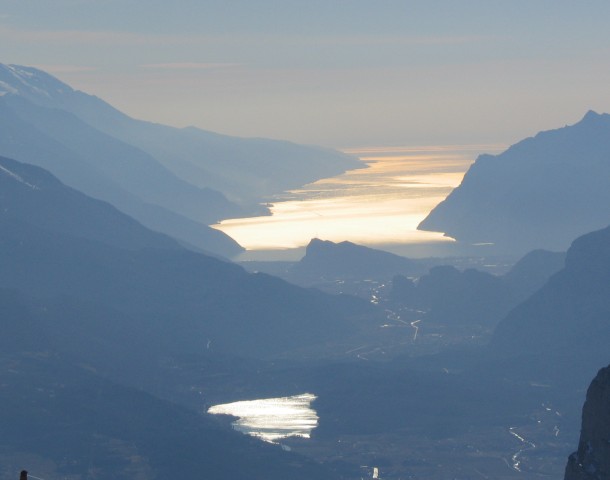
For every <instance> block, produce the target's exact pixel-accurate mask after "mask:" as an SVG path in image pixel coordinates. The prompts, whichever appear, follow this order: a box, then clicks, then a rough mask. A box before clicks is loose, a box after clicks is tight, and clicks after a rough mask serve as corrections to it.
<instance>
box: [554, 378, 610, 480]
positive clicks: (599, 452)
mask: <svg viewBox="0 0 610 480" xmlns="http://www.w3.org/2000/svg"><path fill="white" fill-rule="evenodd" d="M609 438H610V367H606V368H602V369H601V370H600V371H599V372H598V374H597V376H596V377H595V378H594V379H593V381H592V382H591V385H590V386H589V389H588V391H587V398H586V401H585V404H584V406H583V408H582V428H581V432H580V441H579V443H578V451H576V452H574V453H573V454H572V455H570V458H569V460H568V464H567V466H566V473H565V477H564V478H565V480H607V479H608V478H610V442H609V441H608V439H609Z"/></svg>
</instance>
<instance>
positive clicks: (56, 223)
mask: <svg viewBox="0 0 610 480" xmlns="http://www.w3.org/2000/svg"><path fill="white" fill-rule="evenodd" d="M0 192H1V193H0V218H1V219H2V221H11V220H13V221H17V222H19V221H21V220H22V219H25V221H26V222H27V223H28V224H30V225H35V226H36V227H39V228H41V229H43V230H48V231H50V232H56V233H62V234H66V235H69V236H72V237H76V238H83V239H88V240H95V241H98V242H102V243H105V244H108V245H113V246H117V247H122V248H128V249H142V248H161V249H175V250H178V249H180V246H179V245H178V243H177V242H176V241H175V240H173V239H172V238H169V237H166V236H165V235H161V234H158V233H155V232H152V231H150V230H148V229H147V228H144V227H143V226H142V225H140V224H139V223H138V222H136V221H135V220H134V219H132V218H131V217H128V216H127V215H125V214H123V213H121V212H119V211H118V210H117V209H115V208H114V207H112V206H110V205H109V204H107V203H105V202H102V201H100V200H95V199H92V198H90V197H87V196H86V195H84V194H82V193H80V192H78V191H77V190H74V189H72V188H69V187H66V186H65V185H63V184H62V183H61V182H60V181H59V180H57V178H55V177H54V176H53V175H51V174H50V173H49V172H47V171H46V170H43V169H42V168H38V167H35V166H33V165H26V164H23V163H20V162H17V161H16V160H12V159H9V158H4V157H0Z"/></svg>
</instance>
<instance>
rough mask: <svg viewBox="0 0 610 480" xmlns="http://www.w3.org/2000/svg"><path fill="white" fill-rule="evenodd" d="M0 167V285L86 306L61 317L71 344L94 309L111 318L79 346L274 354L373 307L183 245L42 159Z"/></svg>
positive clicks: (330, 332)
mask: <svg viewBox="0 0 610 480" xmlns="http://www.w3.org/2000/svg"><path fill="white" fill-rule="evenodd" d="M0 165H2V168H1V169H0V179H1V180H2V182H3V184H6V187H3V189H2V192H1V195H2V197H1V198H2V205H3V207H4V209H3V210H4V211H3V212H2V215H0V227H1V228H0V246H1V248H0V264H1V265H2V266H3V268H2V269H1V270H0V286H1V287H5V288H14V289H17V290H20V291H22V292H24V293H26V294H28V295H32V296H34V297H38V298H45V299H49V305H48V308H47V312H48V315H52V314H53V313H54V312H55V311H56V310H57V311H61V309H62V308H64V301H63V300H62V299H68V301H67V304H66V306H65V308H73V307H74V302H73V301H72V300H75V301H76V307H74V309H75V310H77V311H81V314H74V315H66V316H65V318H64V319H62V320H60V321H59V323H60V324H61V323H62V322H64V324H63V327H64V328H65V330H64V331H72V332H73V333H74V335H73V336H74V338H73V339H72V340H77V341H76V342H75V344H78V343H79V342H78V338H77V337H78V335H79V334H82V335H83V336H85V337H86V336H87V335H90V333H89V332H90V329H91V328H92V326H91V325H88V326H86V328H85V323H84V322H83V319H84V318H90V319H91V321H92V322H95V321H100V322H102V324H103V325H105V326H106V327H108V328H107V330H105V329H100V332H99V336H97V337H95V339H92V338H88V339H87V342H84V344H87V343H88V342H90V341H91V342H93V343H96V344H98V343H99V344H100V345H107V346H108V348H112V349H120V346H121V345H123V346H124V347H125V349H126V351H127V353H129V354H133V355H137V354H138V353H139V352H138V349H131V346H130V344H131V345H133V344H134V342H135V343H136V344H142V351H145V350H147V349H148V350H149V351H150V352H151V353H154V352H155V351H157V354H160V352H162V351H165V352H166V353H171V352H178V351H180V352H183V353H184V352H189V351H190V352H195V353H198V352H201V350H202V349H203V348H207V347H209V348H211V349H212V351H215V352H230V353H233V354H237V355H244V356H272V355H277V354H279V353H281V352H284V351H286V350H289V349H294V348H300V347H303V346H307V345H309V344H312V343H316V342H320V341H323V340H324V339H330V338H333V337H336V336H337V335H340V334H345V333H347V332H350V331H353V330H354V329H355V328H357V325H354V324H352V323H351V322H350V321H348V317H349V316H350V315H352V314H354V313H356V312H366V311H370V307H369V306H367V304H366V302H360V301H358V300H356V299H353V298H348V297H333V296H329V295H325V294H323V293H321V292H318V291H315V290H303V289H301V288H298V287H295V286H292V285H289V284H287V283H285V282H284V281H281V280H279V279H276V278H274V277H270V276H268V275H263V274H248V273H246V272H245V271H244V270H243V269H242V268H240V267H238V266H236V265H234V264H229V263H227V262H224V261H221V260H217V259H215V258H211V257H209V256H206V255H202V254H198V253H195V252H192V251H188V250H185V249H184V248H181V247H179V246H178V245H177V244H176V243H175V242H173V241H172V240H171V239H169V238H167V237H165V236H162V235H159V234H156V233H154V232H152V231H149V230H147V229H145V228H143V227H141V226H140V225H138V224H137V223H136V222H134V221H133V220H131V219H129V218H128V217H126V216H125V215H123V214H121V213H120V212H118V211H117V210H116V209H114V208H113V207H111V206H110V205H108V204H104V203H103V202H99V201H94V200H91V199H88V198H87V197H85V196H84V195H82V194H79V193H78V192H74V191H73V190H71V189H67V188H66V187H64V186H62V185H61V184H60V183H59V182H58V181H57V180H56V179H54V178H53V177H52V176H50V175H49V174H48V173H46V172H42V171H41V170H40V169H38V168H35V167H31V166H27V165H24V164H18V163H17V162H11V161H7V160H3V161H2V163H1V164H0ZM11 183H12V185H11ZM70 299H72V300H70ZM51 300H52V301H51ZM58 317H59V318H61V315H58ZM105 317H108V318H105ZM113 328H116V329H117V331H114V330H113ZM88 329H89V330H88ZM118 331H120V332H121V333H120V334H119V333H117V332H118ZM76 332H79V333H76ZM50 335H55V333H50ZM85 337H83V339H85ZM143 338H146V339H148V340H150V342H151V343H150V344H147V343H146V341H144V340H143ZM206 346H207V347H206ZM130 349H131V350H130ZM155 349H156V350H155ZM130 352H131V353H130ZM140 353H141V352H140ZM134 361H135V360H134Z"/></svg>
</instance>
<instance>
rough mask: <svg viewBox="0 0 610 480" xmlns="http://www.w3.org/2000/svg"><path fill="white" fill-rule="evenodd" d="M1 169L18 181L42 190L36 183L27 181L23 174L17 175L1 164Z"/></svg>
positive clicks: (33, 188)
mask: <svg viewBox="0 0 610 480" xmlns="http://www.w3.org/2000/svg"><path fill="white" fill-rule="evenodd" d="M0 171H1V172H4V173H6V174H7V175H8V176H9V177H12V178H14V179H15V180H17V181H18V182H20V183H23V184H24V185H26V186H28V187H30V188H31V189H32V190H40V188H38V187H37V186H36V185H33V184H31V183H29V182H26V181H25V180H24V179H23V178H22V177H21V176H19V175H17V174H16V173H15V172H11V171H10V170H9V169H8V168H5V167H3V166H2V165H0Z"/></svg>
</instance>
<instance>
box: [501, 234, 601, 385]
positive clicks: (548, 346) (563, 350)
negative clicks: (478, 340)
mask: <svg viewBox="0 0 610 480" xmlns="http://www.w3.org/2000/svg"><path fill="white" fill-rule="evenodd" d="M608 319H610V227H609V228H605V229H603V230H599V231H596V232H593V233H589V234H587V235H584V236H582V237H579V238H578V239H576V240H575V241H574V242H573V243H572V246H571V247H570V249H569V250H568V252H567V256H566V261H565V268H564V269H563V270H561V271H560V272H558V273H556V274H555V275H553V276H552V277H551V278H550V279H549V281H548V282H547V283H546V284H545V285H544V286H543V287H542V288H541V289H540V290H539V291H537V292H536V293H535V294H534V295H532V296H531V297H530V298H529V299H527V300H526V301H525V302H523V303H522V304H521V305H519V306H518V307H517V308H515V309H514V310H513V311H511V312H510V314H509V315H508V316H507V317H506V318H505V319H504V320H502V322H500V324H499V325H498V327H497V329H496V331H495V333H494V336H493V338H492V342H491V346H492V350H493V351H494V352H495V353H496V354H497V355H499V356H503V357H504V358H507V359H513V361H512V363H513V365H514V366H515V369H516V370H518V371H521V372H527V374H528V375H530V376H531V377H532V378H533V377H536V376H538V377H539V378H540V379H543V380H545V381H547V383H548V382H553V381H555V382H572V383H573V385H576V386H577V387H578V388H584V387H585V385H584V384H583V378H587V373H588V372H590V371H591V370H592V369H597V366H598V365H600V364H604V363H608V348H607V347H608V342H609V341H610V322H609V321H608ZM557 365H562V368H561V369H557V367H556V366H557Z"/></svg>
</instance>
